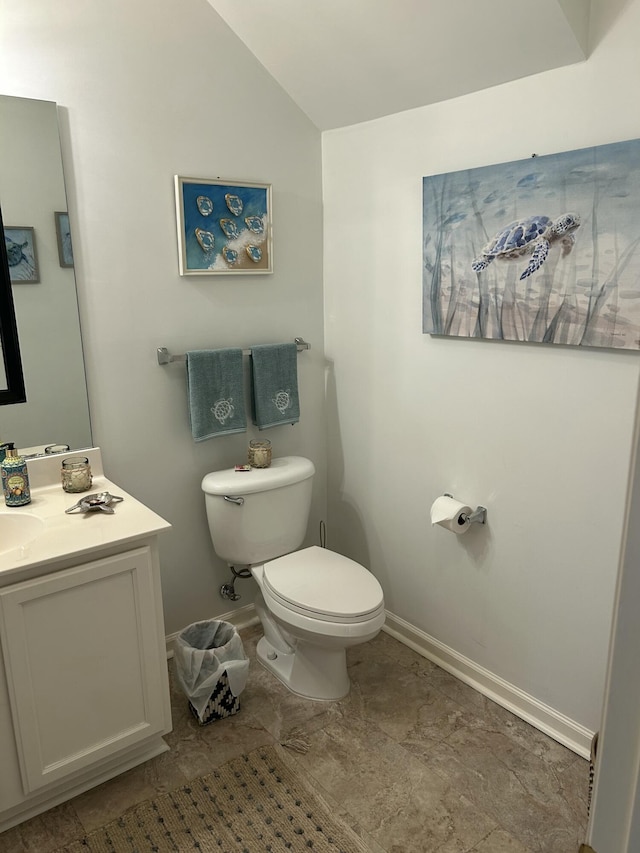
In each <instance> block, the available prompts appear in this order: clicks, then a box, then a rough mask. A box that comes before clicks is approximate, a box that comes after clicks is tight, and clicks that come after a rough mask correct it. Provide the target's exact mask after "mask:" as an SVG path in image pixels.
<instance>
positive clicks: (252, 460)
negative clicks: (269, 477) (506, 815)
mask: <svg viewBox="0 0 640 853" xmlns="http://www.w3.org/2000/svg"><path fill="white" fill-rule="evenodd" d="M248 461H249V465H251V467H252V468H268V467H269V465H271V442H270V441H269V439H268V438H264V439H259V438H253V439H251V441H250V442H249V453H248Z"/></svg>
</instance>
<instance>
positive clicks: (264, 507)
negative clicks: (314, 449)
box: [202, 456, 315, 566]
mask: <svg viewBox="0 0 640 853" xmlns="http://www.w3.org/2000/svg"><path fill="white" fill-rule="evenodd" d="M314 474H315V468H314V465H313V462H311V460H310V459H305V458H304V457H302V456H282V457H280V458H278V459H274V460H273V461H272V463H271V466H270V467H269V468H252V469H251V470H250V471H243V472H238V471H235V470H234V469H233V468H228V469H226V470H225V471H214V472H212V473H211V474H207V475H206V476H205V477H204V479H203V480H202V491H203V492H204V493H205V505H206V508H207V519H208V521H209V531H210V533H211V539H212V541H213V548H214V550H215V552H216V554H217V555H218V556H219V557H220V558H221V559H222V560H225V561H226V562H227V563H230V564H231V565H234V566H251V565H255V564H256V563H264V562H266V561H267V560H273V559H275V558H276V557H281V556H282V555H283V554H289V553H290V552H291V551H295V550H296V549H297V548H299V547H300V545H302V542H303V541H304V537H305V534H306V532H307V522H308V520H309V510H310V508H311V485H312V482H313V475H314ZM225 497H227V498H242V502H238V503H235V502H232V501H229V500H225Z"/></svg>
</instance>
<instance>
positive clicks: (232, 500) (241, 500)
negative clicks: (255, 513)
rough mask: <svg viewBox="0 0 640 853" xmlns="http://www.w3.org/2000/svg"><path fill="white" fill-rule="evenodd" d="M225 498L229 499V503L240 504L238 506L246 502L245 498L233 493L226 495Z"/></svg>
mask: <svg viewBox="0 0 640 853" xmlns="http://www.w3.org/2000/svg"><path fill="white" fill-rule="evenodd" d="M224 499H225V501H227V502H228V503H230V504H238V506H242V504H243V503H244V498H235V497H233V496H232V495H225V496H224Z"/></svg>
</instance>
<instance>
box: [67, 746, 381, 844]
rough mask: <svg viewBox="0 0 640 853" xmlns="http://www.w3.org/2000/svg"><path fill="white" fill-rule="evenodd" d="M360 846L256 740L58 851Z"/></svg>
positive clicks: (312, 793) (273, 749)
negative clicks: (214, 766) (235, 755)
mask: <svg viewBox="0 0 640 853" xmlns="http://www.w3.org/2000/svg"><path fill="white" fill-rule="evenodd" d="M193 850H195V851H199V853H209V851H211V853H213V851H215V853H280V851H282V853H285V852H286V851H287V850H291V851H293V853H296V852H297V853H303V851H305V853H367V847H366V845H365V844H364V842H363V841H362V840H361V839H360V838H359V837H358V836H357V835H356V834H355V833H354V832H353V830H352V829H351V828H350V827H348V826H347V825H346V824H345V823H343V822H342V821H341V820H340V819H339V818H337V817H336V816H335V815H334V814H332V812H331V809H330V807H329V805H328V804H327V803H326V802H325V801H324V800H323V799H322V797H321V796H320V795H319V794H318V793H316V792H315V791H314V790H313V789H312V788H311V786H310V785H309V784H308V783H307V782H306V781H305V779H303V778H302V777H301V776H299V775H298V774H297V773H296V772H295V771H294V770H292V769H290V768H289V767H288V766H287V765H286V764H285V763H284V762H283V761H282V759H281V758H280V757H279V755H278V752H277V748H276V747H272V746H265V747H260V748H259V749H256V750H253V752H249V753H247V754H246V755H242V756H240V757H239V758H234V759H233V760H232V761H229V762H228V763H227V764H224V765H222V767H219V768H217V769H216V770H214V771H213V772H212V773H210V774H208V775H207V776H203V777H201V778H199V779H195V780H194V781H193V782H190V783H189V784H188V785H184V786H183V787H181V788H177V789H176V790H175V791H171V792H169V793H166V794H159V795H158V796H157V797H156V798H155V799H153V800H149V801H147V802H145V803H141V804H139V805H137V806H133V807H132V808H130V809H127V811H126V812H124V814H122V815H121V816H120V817H119V818H117V819H116V820H114V821H112V822H111V823H109V824H108V825H107V826H104V827H102V828H100V829H97V830H94V831H93V832H92V833H90V834H89V835H87V836H86V837H85V838H82V839H79V840H78V841H74V842H72V843H71V844H69V845H67V846H66V847H62V848H59V851H58V853H176V851H193Z"/></svg>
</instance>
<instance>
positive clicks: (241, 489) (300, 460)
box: [202, 456, 316, 495]
mask: <svg viewBox="0 0 640 853" xmlns="http://www.w3.org/2000/svg"><path fill="white" fill-rule="evenodd" d="M315 471H316V469H315V467H314V464H313V462H312V461H311V460H310V459H305V458H304V456H280V457H278V458H276V459H273V460H272V462H271V466H270V467H269V468H252V469H251V470H250V471H236V470H235V468H226V469H225V470H224V471H212V472H211V473H210V474H206V475H205V476H204V478H203V480H202V491H203V492H206V494H208V495H250V494H253V493H256V492H266V491H268V490H269V489H279V488H280V487H282V486H291V485H292V484H293V483H301V482H302V481H303V480H308V479H309V477H313V475H314V474H315Z"/></svg>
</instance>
